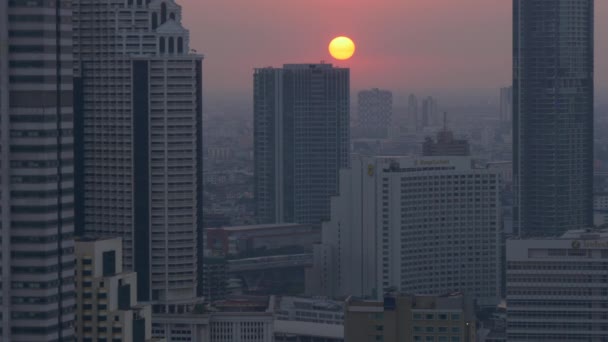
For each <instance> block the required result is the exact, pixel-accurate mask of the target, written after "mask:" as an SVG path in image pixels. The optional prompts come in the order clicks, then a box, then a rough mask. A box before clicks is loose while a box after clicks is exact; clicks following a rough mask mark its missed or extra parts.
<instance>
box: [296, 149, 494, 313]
mask: <svg viewBox="0 0 608 342" xmlns="http://www.w3.org/2000/svg"><path fill="white" fill-rule="evenodd" d="M498 204H499V176H498V174H497V173H495V172H494V171H492V170H488V169H487V168H478V167H476V166H474V165H473V163H472V160H471V158H470V157H420V158H411V157H367V156H353V159H352V167H351V168H349V169H345V170H341V173H340V194H339V195H338V196H336V197H333V198H332V200H331V220H329V221H327V222H324V223H323V237H322V244H320V245H316V246H314V251H313V252H314V266H313V268H312V270H309V272H308V274H307V287H308V289H307V292H308V293H309V294H311V295H326V296H331V297H334V296H335V297H342V296H349V295H353V296H371V297H376V298H378V299H380V298H381V297H382V295H383V294H384V293H385V292H386V291H388V290H390V289H397V290H398V291H402V292H404V293H417V294H428V295H441V294H445V293H448V292H454V291H461V292H464V293H466V294H468V295H470V296H471V297H473V298H475V299H476V300H477V302H478V303H479V304H480V305H482V306H494V305H496V304H498V302H499V301H500V288H501V274H500V253H501V249H500V248H499V246H500V237H501V224H500V222H499V218H500V212H499V206H498Z"/></svg>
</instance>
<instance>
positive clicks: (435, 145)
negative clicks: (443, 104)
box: [422, 113, 471, 156]
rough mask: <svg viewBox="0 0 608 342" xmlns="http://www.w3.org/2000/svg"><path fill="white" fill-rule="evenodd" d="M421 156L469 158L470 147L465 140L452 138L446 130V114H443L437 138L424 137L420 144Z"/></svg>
mask: <svg viewBox="0 0 608 342" xmlns="http://www.w3.org/2000/svg"><path fill="white" fill-rule="evenodd" d="M422 155H423V156H470V155H471V147H470V146H469V141H468V140H466V139H456V138H454V133H453V132H452V131H450V130H448V127H447V114H445V113H444V118H443V129H442V130H441V131H439V132H437V138H436V139H435V140H433V138H431V137H426V139H425V140H424V143H422Z"/></svg>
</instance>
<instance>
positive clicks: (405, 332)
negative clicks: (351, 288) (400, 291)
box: [344, 294, 476, 342]
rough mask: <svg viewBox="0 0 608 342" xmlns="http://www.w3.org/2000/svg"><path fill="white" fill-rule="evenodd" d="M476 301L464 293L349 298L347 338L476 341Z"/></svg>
mask: <svg viewBox="0 0 608 342" xmlns="http://www.w3.org/2000/svg"><path fill="white" fill-rule="evenodd" d="M475 332H476V320H475V305H474V301H473V300H472V299H471V298H468V297H466V296H463V295H462V294H450V295H444V296H413V295H393V294H389V295H386V296H385V297H384V300H383V301H366V300H360V299H354V298H349V299H347V301H346V310H345V321H344V340H345V341H348V342H372V341H413V342H428V341H435V342H475V341H476V335H475Z"/></svg>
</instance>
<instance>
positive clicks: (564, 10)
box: [513, 0, 594, 236]
mask: <svg viewBox="0 0 608 342" xmlns="http://www.w3.org/2000/svg"><path fill="white" fill-rule="evenodd" d="M593 8H594V1H593V0H560V1H545V0H516V1H514V11H513V12H514V13H513V14H514V25H513V26H514V37H513V39H514V41H513V60H514V61H513V66H514V67H513V68H514V71H513V75H514V78H513V98H514V100H513V104H514V108H513V109H514V111H513V162H514V164H513V173H514V183H515V184H514V185H515V190H516V195H515V210H514V213H515V219H514V220H515V225H516V229H519V234H520V235H522V236H547V235H556V234H557V235H559V234H561V233H563V232H565V231H567V230H569V229H579V228H581V227H591V225H592V224H593V212H592V209H593V204H592V201H593V193H592V187H593V184H592V183H593V96H594V94H593V91H594V90H593V89H594V87H593V63H594V61H593V60H594V57H593V53H594V51H593V50H594V46H593V44H594V43H593V40H594V33H593V30H594V29H593V25H594V9H593Z"/></svg>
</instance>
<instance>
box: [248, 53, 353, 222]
mask: <svg viewBox="0 0 608 342" xmlns="http://www.w3.org/2000/svg"><path fill="white" fill-rule="evenodd" d="M349 78H350V72H349V69H345V68H336V67H333V66H332V65H331V64H287V65H285V66H284V67H283V68H264V69H256V70H255V74H254V145H255V146H254V150H255V157H254V158H255V198H256V215H257V219H258V221H259V223H273V222H295V223H310V224H320V223H321V221H323V220H325V219H328V218H329V201H330V197H331V196H333V195H336V194H337V193H338V172H339V170H340V169H341V168H345V167H348V166H349V150H350V138H349V135H350V131H349V91H350V89H349V83H350V82H349Z"/></svg>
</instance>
